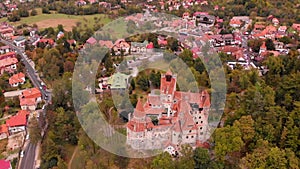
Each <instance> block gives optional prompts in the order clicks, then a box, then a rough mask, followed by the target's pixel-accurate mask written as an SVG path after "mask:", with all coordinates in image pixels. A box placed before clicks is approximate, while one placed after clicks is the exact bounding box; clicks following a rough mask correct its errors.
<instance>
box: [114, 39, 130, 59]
mask: <svg viewBox="0 0 300 169" xmlns="http://www.w3.org/2000/svg"><path fill="white" fill-rule="evenodd" d="M112 50H113V51H114V52H115V54H116V55H122V54H123V55H127V54H129V50H130V44H129V43H128V42H126V41H125V39H118V40H116V42H115V43H114V46H113V48H112Z"/></svg>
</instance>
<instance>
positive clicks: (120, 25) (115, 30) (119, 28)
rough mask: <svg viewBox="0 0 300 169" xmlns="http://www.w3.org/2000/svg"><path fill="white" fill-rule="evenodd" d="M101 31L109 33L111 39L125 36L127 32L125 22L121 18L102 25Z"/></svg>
mask: <svg viewBox="0 0 300 169" xmlns="http://www.w3.org/2000/svg"><path fill="white" fill-rule="evenodd" d="M103 32H105V33H110V35H112V39H120V38H126V37H127V36H128V33H127V23H126V21H125V20H124V19H123V18H120V19H118V20H115V21H113V22H111V23H109V24H107V25H105V26H104V27H103Z"/></svg>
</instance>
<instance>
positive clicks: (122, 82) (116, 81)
mask: <svg viewBox="0 0 300 169" xmlns="http://www.w3.org/2000/svg"><path fill="white" fill-rule="evenodd" d="M129 77H130V76H128V75H126V74H123V73H120V72H117V73H115V74H113V75H112V76H110V77H109V78H108V80H107V85H108V88H110V89H111V90H125V89H126V88H127V87H128V84H129Z"/></svg>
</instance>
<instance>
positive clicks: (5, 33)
mask: <svg viewBox="0 0 300 169" xmlns="http://www.w3.org/2000/svg"><path fill="white" fill-rule="evenodd" d="M14 34H15V30H14V28H12V27H11V26H9V25H8V24H5V23H2V25H1V26H0V35H1V37H2V38H4V39H11V38H12V37H13V36H14Z"/></svg>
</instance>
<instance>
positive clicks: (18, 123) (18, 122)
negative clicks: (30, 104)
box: [6, 110, 29, 135]
mask: <svg viewBox="0 0 300 169" xmlns="http://www.w3.org/2000/svg"><path fill="white" fill-rule="evenodd" d="M28 116H29V111H26V110H20V111H19V112H18V113H17V114H16V115H14V116H12V117H11V118H9V119H7V120H6V126H7V128H8V132H9V135H11V134H14V133H18V132H22V131H25V129H26V126H27V118H28Z"/></svg>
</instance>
